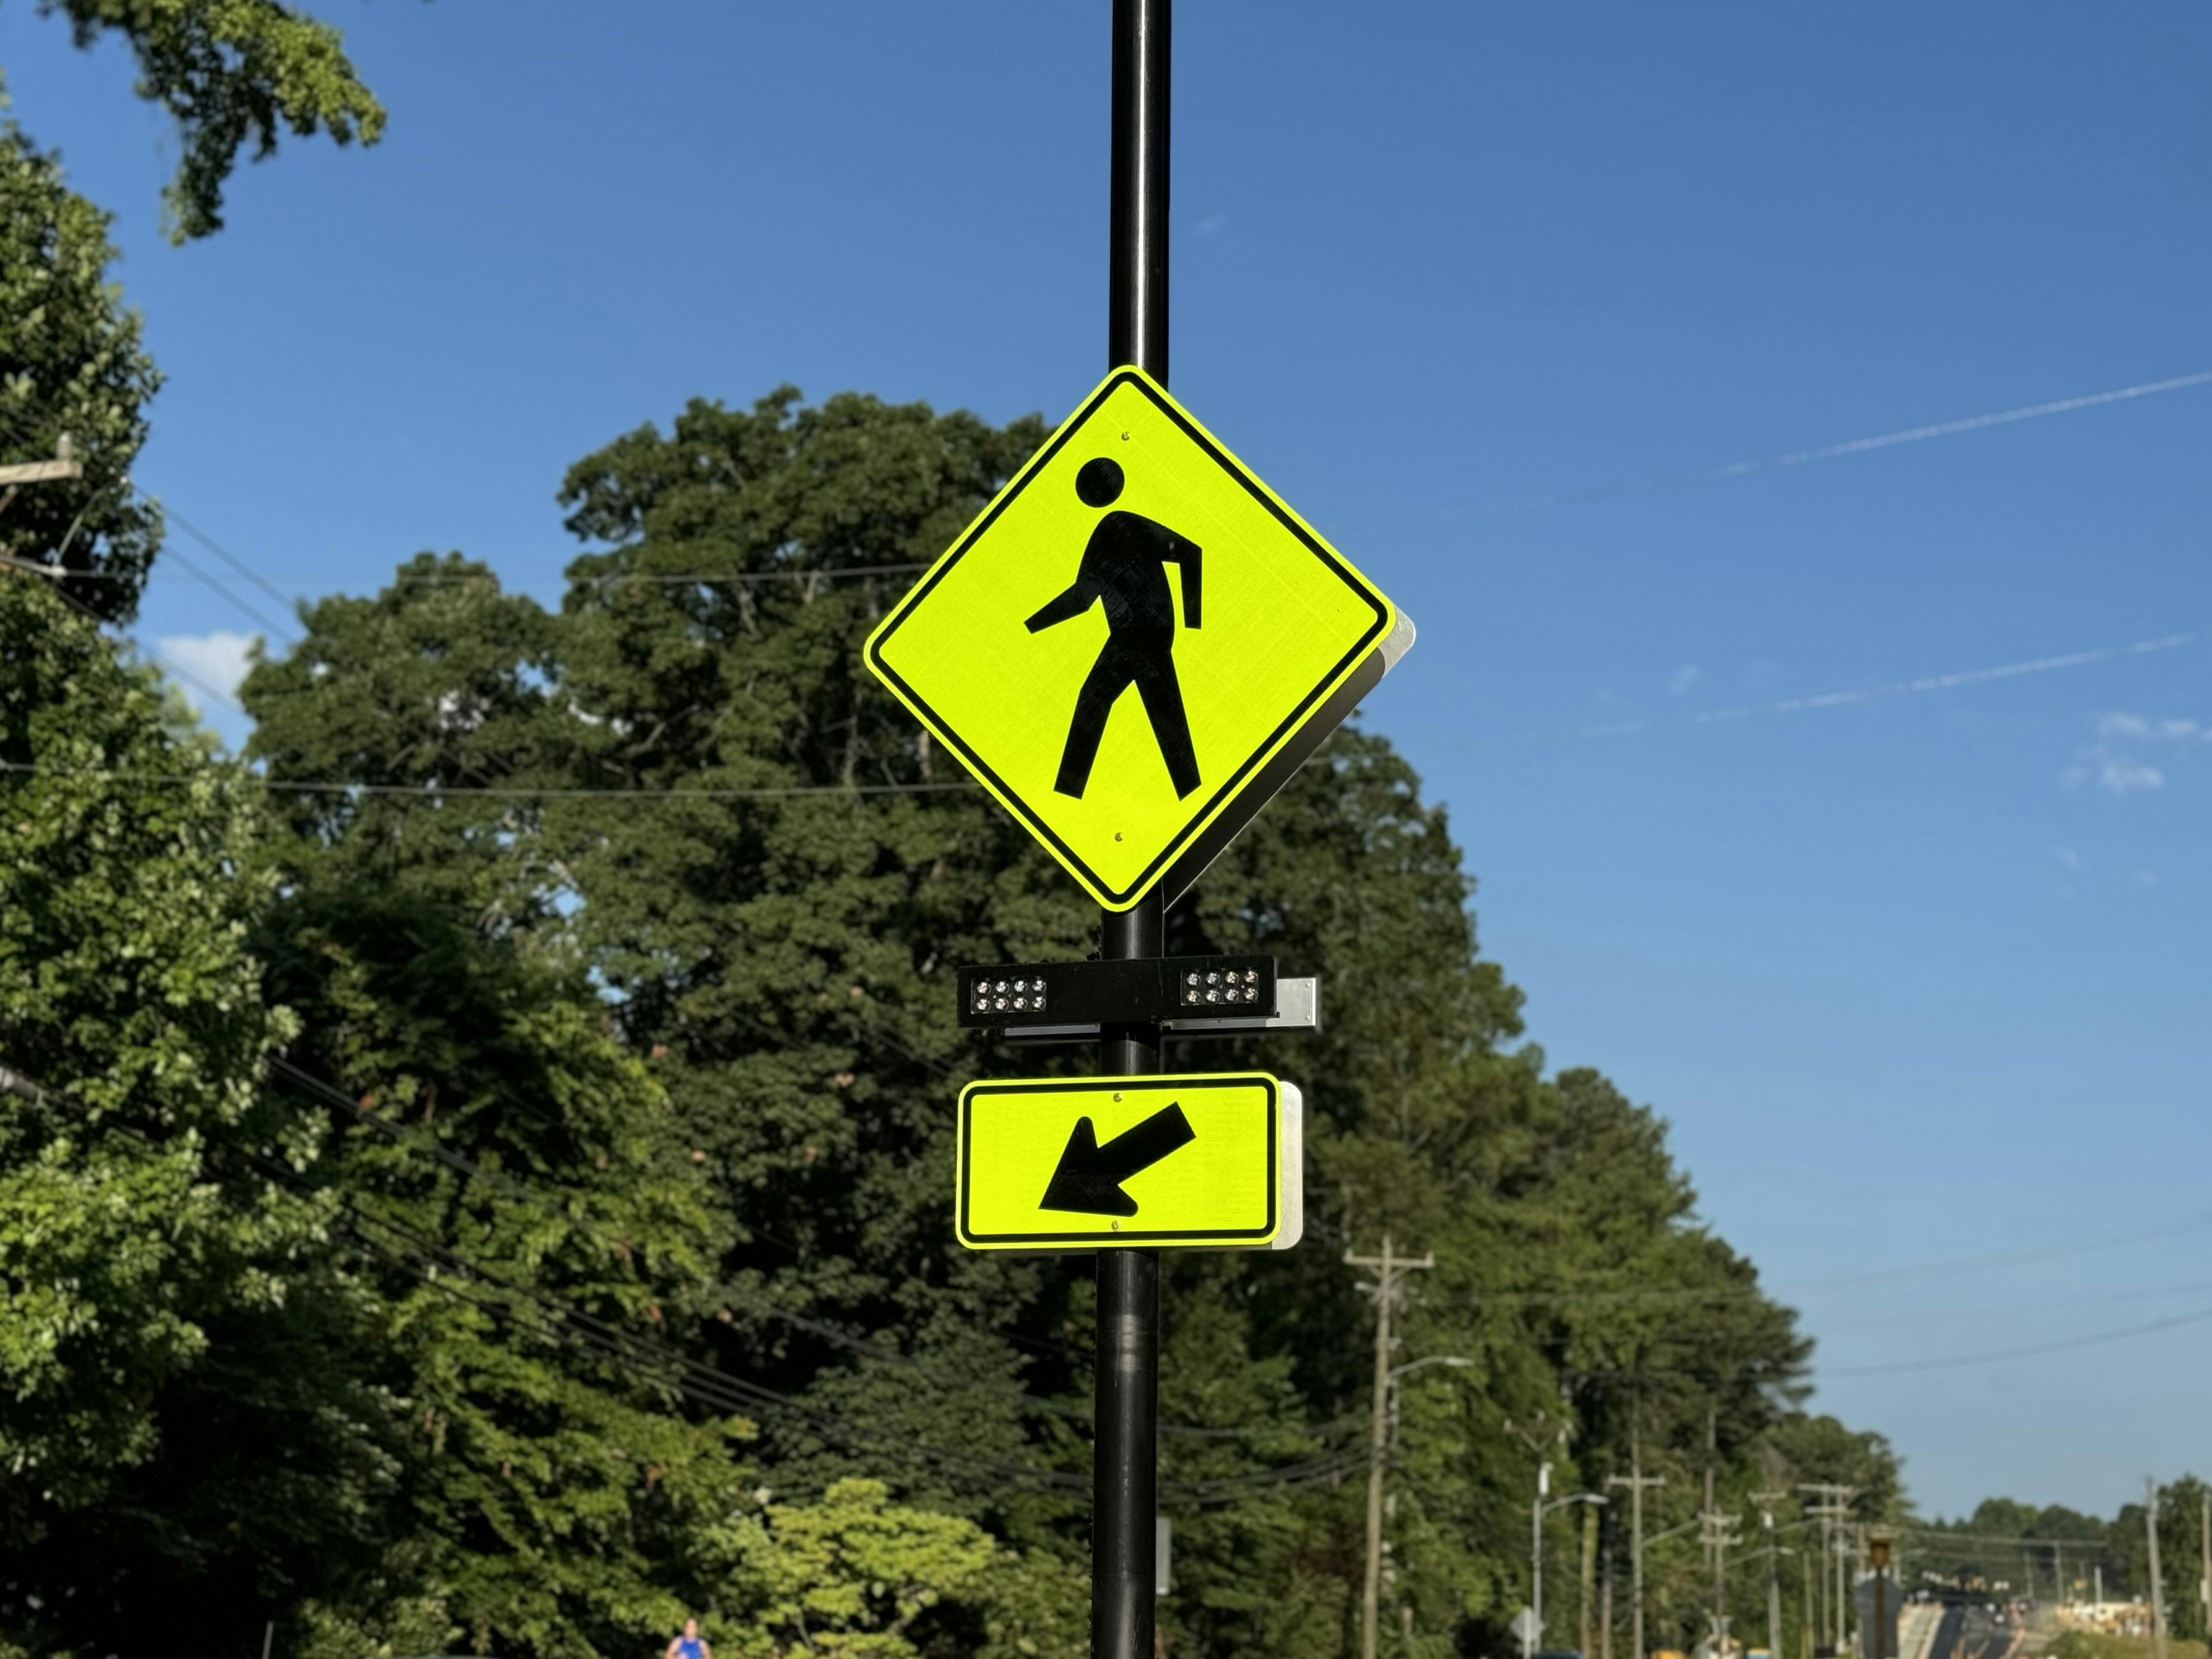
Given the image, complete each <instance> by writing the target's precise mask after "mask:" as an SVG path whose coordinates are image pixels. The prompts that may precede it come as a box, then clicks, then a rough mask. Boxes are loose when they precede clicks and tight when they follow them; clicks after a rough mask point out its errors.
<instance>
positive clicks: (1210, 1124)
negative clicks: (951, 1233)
mask: <svg viewBox="0 0 2212 1659" xmlns="http://www.w3.org/2000/svg"><path fill="white" fill-rule="evenodd" d="M1284 1152H1285V1125H1284V1087H1283V1085H1281V1084H1280V1083H1279V1082H1277V1081H1276V1079H1273V1078H1272V1077H1269V1076H1267V1074H1266V1073H1259V1072H1243V1073H1204V1074H1200V1075H1196V1076H1189V1075H1185V1076H1174V1077H1124V1078H1031V1079H1010V1080H1006V1081H1002V1082H993V1083H971V1084H969V1085H968V1087H967V1088H965V1089H963V1091H961V1094H960V1127H959V1152H958V1167H957V1176H956V1200H955V1201H956V1220H957V1227H958V1231H959V1236H960V1242H961V1243H963V1244H965V1245H966V1246H967V1247H968V1248H969V1249H974V1250H1012V1249H1030V1250H1034V1249H1054V1248H1059V1249H1069V1248H1079V1249H1095V1248H1097V1247H1100V1246H1109V1247H1110V1246H1113V1245H1116V1244H1129V1245H1144V1246H1147V1247H1152V1248H1158V1247H1163V1246H1165V1247H1175V1246H1183V1247H1192V1248H1201V1249H1204V1248H1211V1249H1268V1248H1270V1247H1271V1246H1273V1244H1274V1243H1276V1242H1277V1240H1278V1238H1279V1237H1280V1235H1281V1234H1282V1232H1283V1225H1284V1216H1285V1207H1286V1206H1285V1203H1284V1194H1283V1188H1284V1184H1285V1164H1284ZM1291 1178H1292V1179H1296V1176H1291Z"/></svg>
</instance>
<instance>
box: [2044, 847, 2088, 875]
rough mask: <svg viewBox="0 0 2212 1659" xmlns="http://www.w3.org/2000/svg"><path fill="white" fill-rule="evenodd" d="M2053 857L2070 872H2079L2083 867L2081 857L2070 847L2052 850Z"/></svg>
mask: <svg viewBox="0 0 2212 1659" xmlns="http://www.w3.org/2000/svg"><path fill="white" fill-rule="evenodd" d="M2051 857H2053V858H2055V859H2057V860H2058V861H2059V862H2060V863H2061V864H2063V865H2064V866H2066V867H2067V868H2068V869H2069V870H2079V869H2080V868H2081V854H2079V853H2077V852H2075V850H2074V849H2073V848H2070V847H2054V848H2051Z"/></svg>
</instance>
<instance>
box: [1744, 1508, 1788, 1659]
mask: <svg viewBox="0 0 2212 1659" xmlns="http://www.w3.org/2000/svg"><path fill="white" fill-rule="evenodd" d="M1789 1496H1790V1494H1789V1493H1788V1492H1753V1493H1752V1495H1751V1497H1752V1501H1753V1503H1755V1504H1758V1505H1759V1519H1760V1521H1761V1522H1763V1523H1764V1524H1765V1530H1766V1651H1767V1654H1768V1656H1769V1659H1784V1655H1783V1652H1782V1579H1781V1576H1780V1574H1779V1572H1778V1563H1777V1561H1776V1559H1775V1553H1774V1506H1775V1505H1776V1504H1779V1503H1780V1502H1781V1501H1782V1500H1783V1499H1784V1498H1787V1497H1789Z"/></svg>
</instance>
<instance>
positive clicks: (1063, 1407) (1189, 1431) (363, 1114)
mask: <svg viewBox="0 0 2212 1659" xmlns="http://www.w3.org/2000/svg"><path fill="white" fill-rule="evenodd" d="M770 1035H771V1036H773V1035H774V1034H773V1033H770ZM269 1064H270V1070H272V1071H274V1072H275V1073H277V1074H278V1075H279V1076H280V1077H282V1078H283V1079H286V1080H287V1081H289V1082H290V1083H292V1084H294V1085H295V1086H297V1087H299V1088H301V1089H303V1090H305V1091H307V1092H308V1093H310V1094H312V1095H313V1096H314V1097H316V1098H318V1099H319V1100H321V1101H323V1102H325V1103H327V1104H330V1105H334V1106H337V1107H339V1108H340V1109H343V1110H345V1111H347V1112H349V1113H351V1114H352V1115H354V1116H355V1117H356V1119H358V1120H359V1121H362V1122H363V1123H366V1124H368V1126H369V1127H372V1128H374V1129H375V1130H377V1131H378V1132H379V1133H382V1134H384V1135H385V1136H386V1137H387V1138H389V1139H393V1140H395V1141H397V1142H398V1143H399V1144H400V1145H401V1146H405V1147H407V1148H409V1149H410V1150H413V1151H416V1152H426V1153H428V1155H429V1156H430V1157H432V1158H435V1159H436V1160H437V1161H438V1162H439V1163H441V1164H445V1165H446V1166H447V1168H448V1169H451V1170H454V1171H455V1172H456V1173H458V1174H461V1175H465V1176H469V1177H471V1179H473V1180H477V1181H482V1182H485V1183H487V1184H488V1185H490V1186H493V1187H496V1188H499V1189H501V1191H503V1192H506V1193H507V1194H509V1195H510V1196H512V1197H514V1198H516V1199H519V1200H521V1201H522V1202H524V1203H526V1204H528V1205H529V1206H532V1208H534V1209H537V1210H539V1211H542V1212H544V1213H546V1214H548V1215H552V1216H556V1217H557V1218H560V1219H561V1220H562V1221H563V1222H564V1223H566V1224H568V1225H573V1226H581V1225H584V1224H583V1223H582V1222H580V1220H579V1219H578V1218H576V1217H575V1216H574V1215H572V1214H570V1213H569V1212H566V1211H564V1210H562V1209H560V1208H558V1207H557V1206H554V1205H553V1204H550V1203H549V1202H548V1201H547V1200H546V1198H545V1197H544V1194H541V1193H540V1192H539V1191H538V1189H536V1188H533V1187H532V1186H530V1185H529V1184H527V1183H526V1182H521V1181H519V1180H517V1179H515V1178H514V1177H513V1176H508V1175H506V1174H503V1173H501V1172H500V1171H497V1170H489V1169H486V1168H485V1167H484V1166H483V1164H479V1163H477V1161H476V1160H474V1159H472V1158H467V1157H465V1156H464V1155H463V1154H461V1153H459V1152H454V1151H453V1150H452V1149H451V1148H450V1147H446V1146H439V1145H438V1144H437V1143H435V1141H431V1142H428V1143H425V1142H423V1141H421V1140H418V1139H416V1137H415V1136H413V1135H411V1134H410V1133H408V1132H407V1131H406V1130H405V1129H404V1128H402V1127H400V1126H399V1125H398V1124H396V1123H390V1122H387V1121H385V1120H384V1119H383V1118H382V1117H380V1116H379V1115H377V1114H376V1113H374V1112H373V1111H370V1110H369V1109H368V1108H367V1107H365V1106H363V1105H362V1104H361V1103H360V1102H358V1101H356V1100H355V1099H353V1098H352V1097H350V1096H349V1095H348V1094H347V1093H346V1092H345V1091H343V1089H340V1088H338V1087H337V1085H333V1084H331V1083H329V1082H326V1081H325V1080H324V1079H321V1078H319V1077H317V1076H316V1075H315V1074H314V1073H312V1072H310V1071H307V1069H306V1068H305V1067H303V1066H298V1065H295V1064H294V1063H293V1062H292V1061H290V1060H285V1059H283V1057H282V1056H277V1057H274V1058H272V1059H271V1060H270V1062H269ZM707 1288H708V1289H710V1290H712V1291H714V1293H715V1294H716V1295H718V1296H721V1297H727V1298H729V1299H730V1300H732V1301H736V1302H741V1303H746V1304H749V1305H750V1307H751V1308H752V1310H753V1311H755V1312H757V1313H758V1314H760V1315H762V1316H765V1317H767V1318H770V1319H775V1320H778V1321H781V1322H784V1323H787V1324H789V1325H791V1326H792V1327H793V1328H796V1329H800V1330H805V1331H806V1332H808V1333H809V1334H812V1335H816V1336H819V1337H821V1338H823V1340H827V1341H829V1342H832V1343H835V1344H836V1345H837V1346H841V1347H843V1348H846V1349H848V1350H849V1351H851V1352H856V1353H859V1354H860V1355H861V1356H863V1357H864V1358H871V1359H874V1360H878V1361H880V1362H883V1363H885V1364H894V1365H898V1366H902V1367H904V1368H906V1369H908V1370H914V1371H917V1372H920V1373H922V1374H924V1375H927V1376H935V1377H938V1378H939V1379H943V1380H945V1381H947V1382H950V1383H952V1384H954V1385H956V1386H958V1387H961V1388H964V1389H971V1390H975V1391H979V1392H982V1393H986V1394H990V1395H997V1396H999V1397H1000V1398H1002V1399H1008V1400H1012V1401H1015V1402H1017V1403H1019V1404H1021V1405H1023V1406H1024V1407H1027V1408H1029V1409H1033V1410H1042V1411H1045V1412H1048V1413H1052V1414H1053V1415H1055V1416H1060V1417H1066V1418H1071V1419H1077V1420H1084V1421H1087V1420H1088V1416H1089V1414H1088V1413H1085V1412H1084V1411H1082V1410H1081V1409H1079V1407H1073V1406H1070V1405H1068V1404H1067V1403H1066V1401H1058V1400H1053V1399H1050V1398H1048V1397H1047V1396H1045V1395H1036V1394H1031V1393H1030V1392H1029V1391H1028V1390H1026V1389H1015V1388H1012V1387H1008V1386H1005V1385H1000V1384H994V1383H979V1382H977V1381H976V1380H975V1379H974V1378H972V1377H963V1376H956V1375H954V1374H952V1373H950V1372H947V1371H945V1370H942V1369H940V1368H939V1367H938V1366H935V1365H932V1364H929V1363H928V1362H927V1361H926V1360H920V1359H916V1358H914V1357H913V1356H912V1355H909V1354H902V1353H900V1352H896V1350H892V1349H887V1348H884V1347H883V1346H881V1345H879V1344H877V1343H873V1342H871V1341H869V1340H866V1338H863V1337H856V1336H854V1335H853V1334H851V1333H849V1332H848V1331H845V1330H843V1329H842V1328H839V1327H837V1326H836V1325H834V1324H831V1323H829V1322H827V1321H823V1320H818V1319H812V1318H810V1317H808V1316H805V1315H804V1314H798V1313H793V1312H791V1311H789V1310H786V1309H782V1308H778V1307H776V1306H775V1305H774V1304H768V1303H763V1302H761V1301H759V1300H757V1299H756V1298H755V1297H753V1296H752V1294H751V1293H750V1291H747V1290H746V1289H745V1288H744V1287H743V1286H740V1285H733V1284H730V1283H728V1282H726V1281H717V1282H715V1283H714V1284H712V1285H708V1287H707ZM1334 1426H1336V1425H1334V1424H1323V1425H1303V1424H1284V1425H1256V1426H1255V1427H1253V1428H1251V1429H1210V1428H1206V1427H1202V1426H1198V1425H1182V1424H1163V1425H1161V1428H1162V1431H1163V1432H1164V1433H1167V1434H1180V1435H1186V1436H1190V1437H1207V1438H1212V1437H1232V1436H1233V1437H1250V1436H1254V1435H1268V1434H1278V1433H1295V1434H1303V1435H1305V1436H1306V1437H1309V1438H1314V1439H1321V1438H1325V1437H1326V1432H1325V1431H1328V1430H1329V1429H1332V1428H1334Z"/></svg>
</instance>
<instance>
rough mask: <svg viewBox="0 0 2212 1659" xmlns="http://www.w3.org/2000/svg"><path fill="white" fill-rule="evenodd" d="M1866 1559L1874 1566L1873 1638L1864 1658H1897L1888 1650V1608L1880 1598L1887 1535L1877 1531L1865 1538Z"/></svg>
mask: <svg viewBox="0 0 2212 1659" xmlns="http://www.w3.org/2000/svg"><path fill="white" fill-rule="evenodd" d="M1867 1559H1869V1561H1870V1562H1871V1563H1872V1564H1873V1566H1874V1631H1873V1636H1874V1639H1873V1640H1872V1641H1871V1642H1869V1644H1867V1653H1866V1659H1897V1656H1896V1655H1895V1654H1893V1653H1892V1652H1891V1651H1890V1644H1889V1626H1888V1623H1887V1613H1888V1609H1887V1607H1885V1606H1884V1605H1883V1600H1882V1569H1883V1568H1885V1567H1887V1565H1889V1537H1888V1534H1886V1533H1877V1534H1875V1535H1874V1536H1872V1537H1870V1538H1869V1539H1868V1540H1867Z"/></svg>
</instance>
